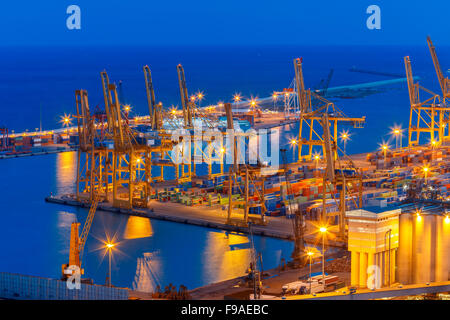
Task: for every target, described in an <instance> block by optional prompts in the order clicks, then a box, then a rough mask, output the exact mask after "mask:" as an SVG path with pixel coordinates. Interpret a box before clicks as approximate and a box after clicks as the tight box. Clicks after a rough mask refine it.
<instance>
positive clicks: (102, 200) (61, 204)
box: [0, 37, 450, 315]
mask: <svg viewBox="0 0 450 320" xmlns="http://www.w3.org/2000/svg"><path fill="white" fill-rule="evenodd" d="M423 40H425V39H423ZM423 42H424V43H423V48H422V49H424V50H428V51H427V55H429V57H428V58H429V59H430V58H431V60H430V61H432V63H433V67H434V70H431V73H432V74H433V76H436V79H434V80H435V81H437V83H439V88H438V89H440V91H439V92H438V93H435V92H433V91H432V90H430V89H429V88H425V87H424V86H422V84H423V83H424V81H422V74H423V73H424V71H423V69H424V68H423V65H420V66H421V67H420V68H418V69H419V70H420V75H421V77H419V76H417V75H415V73H414V72H413V70H415V66H416V61H417V60H416V59H415V57H414V56H412V54H411V57H410V56H404V57H403V59H401V60H399V61H400V62H403V64H402V65H401V67H402V68H404V70H405V75H404V76H403V75H399V74H398V73H394V72H390V71H389V72H388V71H385V70H378V69H377V70H375V69H374V70H369V69H370V68H369V69H368V68H366V67H365V66H361V67H356V66H352V67H351V68H350V67H349V68H347V69H348V70H350V72H352V73H354V74H358V75H359V76H361V74H362V75H363V76H367V75H370V77H372V78H368V79H370V80H367V81H366V82H364V83H362V82H357V83H356V84H353V83H349V81H346V80H343V81H341V82H339V81H338V82H339V85H337V86H334V87H333V86H330V81H331V79H332V78H333V77H334V78H336V77H339V72H336V73H335V71H334V69H331V70H330V71H329V73H328V77H326V78H324V79H322V80H321V81H320V83H319V84H318V85H314V83H313V80H311V78H310V77H311V75H312V74H313V73H316V72H317V73H319V72H323V70H322V69H320V68H318V70H313V69H314V68H313V67H312V65H313V64H312V63H311V64H309V63H310V62H309V60H308V59H307V58H306V57H305V58H303V57H297V56H291V57H290V58H289V59H287V63H286V65H288V66H289V68H288V70H282V72H283V75H285V74H288V75H289V77H291V78H290V79H287V80H288V81H286V83H288V84H289V85H288V86H286V87H285V88H283V87H281V88H280V87H274V88H271V90H270V91H271V92H272V94H271V95H270V96H263V97H258V96H254V95H247V94H246V95H245V96H244V95H243V94H241V93H239V90H236V91H235V93H234V94H233V95H232V96H230V95H229V94H228V97H225V96H226V93H223V95H222V99H221V100H217V102H215V103H206V101H205V100H206V99H205V96H206V92H208V91H207V90H208V89H209V88H205V91H201V90H198V91H197V92H195V89H194V86H193V85H191V83H193V82H195V81H196V79H197V81H198V78H199V76H198V74H196V73H195V72H192V71H193V70H192V69H194V68H192V67H191V66H192V65H195V64H193V63H192V61H189V62H188V63H183V64H181V63H178V64H173V65H172V69H171V70H169V69H168V68H167V67H166V66H164V67H161V68H159V66H158V65H157V64H151V63H152V61H151V59H149V60H150V61H148V63H149V65H146V64H142V65H141V62H142V59H141V60H137V61H139V62H136V65H135V69H136V70H138V71H139V76H140V79H139V81H140V83H139V85H140V86H136V83H135V82H133V81H130V82H131V85H132V86H133V87H136V88H139V89H136V88H134V89H133V90H136V91H131V92H133V93H138V94H139V96H140V97H141V99H143V100H145V103H146V104H145V114H144V115H138V113H137V112H134V110H133V109H134V108H136V109H137V107H135V105H133V103H132V102H131V101H139V100H138V98H136V97H134V95H135V94H132V95H129V94H128V92H127V94H126V95H125V94H124V92H123V87H122V80H120V79H121V77H123V74H126V73H127V72H129V70H126V72H124V70H121V71H119V70H120V69H119V68H118V67H117V65H114V64H111V63H105V64H104V65H106V66H107V68H104V69H99V70H97V71H96V73H92V74H91V73H90V74H88V75H85V74H84V73H85V72H86V73H89V72H90V71H91V70H92V69H89V68H86V69H83V68H80V69H79V70H77V72H79V73H77V75H76V76H74V79H76V81H77V83H79V84H78V87H74V88H72V87H71V88H70V92H71V94H73V99H72V98H71V100H73V101H72V104H71V105H70V109H71V110H70V112H69V113H64V114H63V115H62V116H61V117H60V119H59V125H60V128H53V129H48V130H43V129H42V124H41V126H40V128H36V130H35V131H29V130H26V131H24V132H15V131H14V130H12V129H11V128H10V126H5V125H3V124H2V126H1V127H0V162H2V163H3V164H4V167H3V168H4V171H5V177H4V179H2V180H4V181H3V182H2V183H9V182H11V187H10V186H9V185H8V184H4V189H5V191H7V190H6V189H11V191H10V192H11V193H10V195H11V199H6V200H5V202H8V201H10V202H11V204H10V205H11V207H12V206H13V205H14V206H15V205H17V206H18V207H20V205H21V203H20V202H22V201H23V199H24V198H19V199H18V198H17V197H15V196H17V194H18V193H19V192H18V191H16V190H15V189H18V190H20V192H21V193H23V194H27V193H28V194H32V193H36V194H37V193H39V201H37V200H36V199H35V198H33V197H31V196H29V195H28V196H29V198H28V203H29V204H33V205H36V203H37V202H42V203H40V205H45V207H44V208H45V210H48V211H49V215H48V216H47V217H44V218H43V221H47V222H46V224H47V225H49V226H48V228H43V227H42V225H40V227H39V230H38V231H36V230H34V225H36V226H37V225H39V223H38V219H41V217H40V215H41V214H42V212H40V213H36V214H35V213H34V211H33V210H34V207H33V206H30V207H20V209H17V213H16V212H14V213H16V214H17V216H14V215H12V216H13V218H11V219H15V220H14V221H13V223H11V221H10V222H7V223H5V225H9V223H11V225H12V227H11V230H13V231H11V232H16V233H17V234H20V237H21V240H22V242H21V243H20V244H19V245H18V246H19V247H20V248H25V250H26V251H27V252H31V253H32V254H34V256H32V257H27V258H26V259H30V260H36V259H35V257H36V256H35V255H36V254H39V255H40V256H41V257H42V261H44V262H42V261H40V262H38V263H36V265H37V268H36V271H35V270H34V269H32V268H31V267H30V268H28V265H27V264H26V263H25V264H24V263H23V260H22V259H25V258H23V257H21V258H20V259H16V260H17V261H19V262H15V263H16V264H15V267H16V268H17V267H18V266H19V268H20V271H23V272H17V273H16V272H15V271H14V270H11V268H12V267H11V268H9V266H8V267H7V268H6V270H0V300H189V301H199V300H227V301H233V300H234V301H244V300H246V301H247V302H248V301H250V302H252V303H255V305H256V304H257V303H261V301H262V302H264V301H268V300H280V301H298V302H299V301H303V300H308V301H310V300H311V301H312V300H314V301H315V300H448V299H449V292H450V105H449V101H450V79H449V77H448V72H446V71H445V68H441V64H440V60H439V59H438V52H440V47H435V45H434V44H433V42H432V40H431V38H430V37H427V38H426V44H425V41H423ZM92 52H94V53H95V50H93V51H92ZM258 54H259V53H258ZM440 57H441V56H440ZM196 58H198V57H196ZM177 59H179V57H178V56H177ZM283 59H284V58H283ZM447 61H448V60H447ZM400 64H401V63H400ZM317 65H318V64H317V63H315V64H314V66H316V68H317ZM185 67H186V69H185ZM190 68H191V69H190ZM205 68H208V67H205ZM240 68H241V70H240V71H242V70H243V69H245V68H246V66H245V64H244V65H242V66H240ZM340 68H341V69H342V66H340ZM306 70H307V72H306ZM386 70H388V69H386ZM169 72H171V73H173V76H174V79H176V80H178V81H175V80H174V81H172V83H171V88H170V90H173V88H175V90H174V91H175V92H176V99H177V101H178V102H179V106H178V105H173V104H171V103H170V102H166V101H165V100H167V97H166V96H164V95H163V94H161V92H160V91H159V90H158V89H157V88H159V87H158V85H159V81H160V79H162V78H163V77H164V76H165V75H164V74H165V73H169ZM252 72H254V70H250V71H248V73H249V74H251V73H252ZM280 72H281V71H280ZM418 74H419V73H418ZM175 76H177V78H175ZM377 76H378V77H388V78H391V79H389V80H382V81H372V80H374V79H375V78H373V77H377ZM50 78H51V77H50ZM92 78H95V79H96V85H97V89H95V86H93V85H92V83H90V82H89V81H91V80H90V79H92ZM218 78H220V76H219V77H218V76H217V75H215V76H214V80H217V79H218ZM334 78H333V79H334ZM87 79H88V80H89V81H88V80H87ZM71 80H73V79H71ZM209 80H211V79H209ZM235 80H240V79H235ZM289 80H291V81H289ZM427 80H428V79H427ZM244 81H246V80H244ZM70 83H72V82H70ZM207 83H208V84H210V85H211V87H212V90H217V91H220V90H221V89H222V88H221V86H223V83H219V84H214V83H213V81H208V82H207ZM426 83H428V82H426ZM256 84H257V85H259V83H258V82H256ZM265 85H266V84H265ZM391 85H403V87H395V89H392V88H391V87H389V86H391ZM255 86H256V85H255ZM387 87H389V89H387ZM84 88H88V89H89V94H88V90H87V89H84ZM99 88H100V89H99ZM166 89H167V88H166ZM239 89H241V90H242V91H244V90H247V88H239ZM170 90H167V92H171V91H170ZM388 90H391V91H395V90H397V91H398V92H400V91H401V93H404V96H405V97H406V96H408V97H409V101H408V100H405V101H403V104H404V106H406V107H404V106H402V108H403V109H401V108H400V109H401V110H404V113H405V118H406V117H407V118H408V119H409V123H408V126H407V127H405V128H402V126H401V125H396V124H395V125H394V126H393V127H392V128H391V129H390V130H391V131H390V132H387V133H386V132H385V133H384V136H383V138H386V139H383V140H382V141H381V142H380V143H379V146H378V148H376V150H372V151H371V152H364V153H361V152H358V153H355V152H351V151H347V150H348V146H347V144H349V143H350V142H351V141H357V140H358V139H360V137H359V136H358V133H359V132H365V133H364V134H365V135H364V136H363V137H366V138H367V137H368V136H372V135H375V134H379V131H377V130H378V129H377V128H374V127H373V126H371V123H370V122H371V116H372V117H373V115H374V110H371V109H370V108H366V107H365V106H364V103H361V105H358V103H360V102H359V101H357V102H356V103H355V102H353V100H355V99H362V98H364V97H366V96H370V95H377V94H378V93H381V92H383V91H388ZM161 91H162V90H161ZM261 91H262V92H268V90H267V88H264V89H261ZM397 91H395V92H394V94H396V93H397ZM65 92H66V91H65ZM193 92H195V93H193ZM221 94H222V93H221ZM406 94H407V95H406ZM136 95H137V94H136ZM169 96H170V97H171V98H172V97H173V94H169ZM99 97H100V98H99ZM160 97H162V98H161V100H163V101H162V102H161V101H160V100H159V99H160ZM134 99H136V100H134ZM214 99H215V97H214ZM98 100H100V103H98ZM349 100H351V101H352V102H350V103H348V104H347V103H346V102H347V101H349ZM381 100H382V98H380V101H381ZM352 103H353V108H352V109H351V108H348V105H352ZM377 103H378V102H377ZM389 103H390V104H389ZM389 103H387V106H389V107H392V106H393V103H392V102H389ZM137 104H138V103H137ZM355 105H357V106H358V107H357V108H355ZM139 106H142V104H140V105H139ZM65 108H66V109H65V110H67V109H68V107H67V106H65ZM386 108H388V107H386ZM380 110H381V107H380ZM61 113H62V112H61ZM366 113H367V114H366ZM389 121H390V120H389ZM41 122H42V120H41ZM11 127H12V126H11ZM380 130H381V129H380ZM367 131H368V132H367ZM361 140H364V139H362V138H361ZM403 140H405V141H403ZM359 143H360V144H362V145H363V144H365V143H366V141H359ZM367 145H370V144H369V142H367ZM31 156H33V157H34V158H39V160H36V161H35V162H31V161H28V162H27V161H26V160H29V159H18V158H25V157H28V158H29V157H31ZM38 156H41V157H38ZM53 157H54V158H53ZM16 158H17V159H16ZM52 161H53V162H52ZM2 163H0V165H1V164H2ZM27 165H28V167H29V168H25V167H26V166H27ZM50 166H51V169H48V167H50ZM46 170H48V171H46ZM51 170H54V171H51ZM41 171H42V172H41ZM16 172H17V177H16V176H15V174H16ZM49 172H51V174H48V173H49ZM53 172H54V173H55V174H53ZM38 173H40V174H41V176H39V175H38ZM44 173H45V174H46V175H47V176H49V175H54V176H55V177H53V176H52V177H51V178H52V179H53V180H51V181H52V182H51V183H49V182H48V181H50V180H43V181H42V182H41V181H40V179H41V178H42V175H44ZM15 181H21V184H20V186H19V187H14V186H13V182H15ZM24 181H25V182H24ZM13 193H14V194H13ZM5 194H6V195H5V198H7V197H8V195H7V193H5ZM44 194H45V196H44ZM12 195H14V196H12ZM41 196H42V197H41ZM24 202H25V201H24ZM11 207H9V208H7V209H5V210H4V211H11V210H9V209H10V208H11ZM36 207H37V205H36ZM13 208H14V207H13ZM48 208H53V209H48ZM51 210H54V211H57V214H56V215H55V216H53V215H52V214H51V213H50V211H51ZM24 211H31V212H32V214H31V215H28V216H27V215H24V214H23V212H24ZM28 214H29V213H28ZM55 217H56V218H55ZM45 219H48V220H45ZM36 229H37V227H36ZM54 229H56V230H57V233H58V237H54V236H53V234H52V232H54ZM99 229H103V230H101V231H102V232H103V233H104V235H105V237H103V236H101V237H99V236H98V234H99V232H98V231H99ZM49 230H50V231H49ZM51 230H53V231H51ZM92 230H95V231H96V232H94V233H93V232H92ZM119 230H120V231H119ZM7 231H8V230H7ZM36 232H38V233H41V234H42V236H43V239H47V240H42V239H40V235H39V234H36ZM158 232H159V233H158ZM27 233H28V234H29V237H28V238H27V237H26V235H24V234H27ZM46 233H49V234H51V236H48V238H46V237H45V234H46ZM157 233H158V236H154V235H155V234H157ZM5 234H6V236H5V237H9V233H6V231H5ZM22 237H23V238H22ZM37 238H39V239H40V241H46V242H48V243H51V244H52V246H50V247H48V248H46V249H45V250H42V248H40V247H39V246H38V245H37V244H34V243H33V241H32V240H33V239H35V240H36V239H37ZM93 238H94V240H96V241H97V244H99V246H97V247H94V246H93V245H92V242H91V243H89V242H90V241H92V239H93ZM30 239H31V241H30ZM136 239H140V240H142V239H145V240H144V241H147V243H145V246H144V245H143V244H144V242H143V241H142V242H139V241H135V240H136ZM36 241H37V242H39V241H38V240H36ZM133 241H135V242H133ZM62 242H64V244H63V245H61V243H62ZM39 243H40V242H39ZM193 243H194V244H195V245H191V244H193ZM188 247H189V248H188ZM8 250H10V248H8ZM22 250H24V249H22ZM46 250H53V251H54V253H55V252H57V254H58V255H61V256H62V255H63V256H64V261H59V260H58V264H57V265H56V264H55V263H54V260H52V259H47V255H49V252H47V251H46ZM13 251H14V250H13V249H11V250H10V251H7V252H8V253H7V254H11V255H12V254H14V255H15V256H16V257H17V256H22V254H21V252H24V251H20V250H17V252H18V253H15V252H13ZM287 251H288V252H287ZM99 252H100V254H99ZM167 252H170V257H169V258H167ZM120 255H121V259H116V258H117V257H118V256H120ZM165 255H166V256H165ZM0 257H1V256H0ZM33 257H34V258H33ZM124 257H125V258H124ZM135 258H136V259H135ZM46 259H47V260H48V261H51V262H48V263H47V260H46ZM164 259H166V260H164ZM0 260H1V259H0ZM94 260H95V261H94ZM194 261H195V263H194ZM199 261H200V262H199ZM122 263H123V265H121V264H122ZM50 264H51V266H50V267H49V265H50ZM22 265H26V267H24V266H22ZM125 265H126V266H125ZM130 266H131V267H130ZM8 268H9V269H8ZM39 268H41V269H39ZM44 269H45V270H51V271H48V274H52V275H53V277H49V276H48V274H46V275H40V274H38V273H39V272H41V271H42V270H44ZM24 270H25V271H24ZM55 270H57V276H54V274H55V273H54V272H55ZM130 270H131V271H130ZM12 271H14V272H12ZM26 272H28V274H25V273H26ZM51 272H53V273H51ZM131 278H132V279H131ZM103 279H105V281H104V282H103ZM180 279H182V280H180ZM184 281H186V283H187V284H188V285H185V284H186V283H185V282H184ZM286 303H288V302H286ZM190 308H191V304H189V312H190V314H194V315H196V313H193V312H194V311H192V310H197V309H190ZM189 312H188V313H189ZM195 312H197V311H195ZM182 314H183V313H182Z"/></svg>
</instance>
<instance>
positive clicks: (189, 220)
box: [45, 195, 344, 247]
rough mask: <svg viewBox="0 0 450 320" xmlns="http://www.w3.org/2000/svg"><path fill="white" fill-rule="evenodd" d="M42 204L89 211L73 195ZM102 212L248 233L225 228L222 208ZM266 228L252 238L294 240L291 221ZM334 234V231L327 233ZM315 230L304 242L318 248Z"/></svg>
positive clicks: (153, 206) (159, 205) (161, 206)
mask: <svg viewBox="0 0 450 320" xmlns="http://www.w3.org/2000/svg"><path fill="white" fill-rule="evenodd" d="M45 201H47V202H51V203H58V204H64V205H69V206H76V207H85V208H89V206H90V205H89V204H88V203H81V202H78V201H76V199H75V197H74V195H57V196H54V195H52V196H49V197H47V198H45ZM97 210H102V211H109V212H115V213H120V214H126V215H134V216H140V217H147V218H151V219H158V220H166V221H172V222H178V223H184V224H192V225H196V226H201V227H206V228H213V229H221V230H227V231H233V232H240V233H244V234H248V233H249V228H246V227H242V226H234V225H228V224H227V223H226V220H227V211H226V210H222V209H221V206H214V207H207V206H194V207H191V206H186V205H183V204H179V203H172V202H159V201H156V200H151V202H150V205H149V208H148V209H137V208H135V209H119V208H114V207H113V206H112V205H111V203H106V202H103V203H99V204H98V209H97ZM266 219H267V222H268V223H267V225H265V226H262V225H252V227H251V232H252V233H253V234H254V235H260V236H266V237H272V238H278V239H284V240H293V239H294V235H293V223H292V219H287V218H285V217H266ZM330 231H331V232H333V229H332V228H331V229H330ZM316 235H317V227H316V226H313V225H312V223H310V222H307V231H306V235H305V241H306V242H307V243H309V244H317V243H318V242H320V241H321V238H317V237H316ZM327 246H332V247H344V243H342V242H339V241H335V240H333V239H328V240H327Z"/></svg>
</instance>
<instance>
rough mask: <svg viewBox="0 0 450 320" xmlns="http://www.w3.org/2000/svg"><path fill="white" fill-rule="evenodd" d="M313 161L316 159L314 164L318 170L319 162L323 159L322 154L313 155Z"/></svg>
mask: <svg viewBox="0 0 450 320" xmlns="http://www.w3.org/2000/svg"><path fill="white" fill-rule="evenodd" d="M313 159H314V162H315V164H316V169H317V167H318V166H319V161H320V159H321V157H320V154H319V153H316V154H313Z"/></svg>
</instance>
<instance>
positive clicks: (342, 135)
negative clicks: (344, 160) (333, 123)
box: [340, 131, 350, 153]
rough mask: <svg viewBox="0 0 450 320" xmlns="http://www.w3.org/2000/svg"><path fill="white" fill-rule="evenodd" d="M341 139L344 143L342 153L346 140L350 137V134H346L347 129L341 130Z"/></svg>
mask: <svg viewBox="0 0 450 320" xmlns="http://www.w3.org/2000/svg"><path fill="white" fill-rule="evenodd" d="M340 138H341V141H342V142H343V143H344V153H346V152H345V150H346V147H347V140H349V139H350V135H349V134H348V131H342V132H341V135H340Z"/></svg>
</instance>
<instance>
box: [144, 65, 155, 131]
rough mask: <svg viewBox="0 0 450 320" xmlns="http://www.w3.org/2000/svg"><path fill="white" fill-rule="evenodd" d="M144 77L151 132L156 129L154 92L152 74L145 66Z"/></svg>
mask: <svg viewBox="0 0 450 320" xmlns="http://www.w3.org/2000/svg"><path fill="white" fill-rule="evenodd" d="M143 69H144V77H145V89H146V91H147V101H148V112H149V115H150V121H151V126H152V129H153V130H157V129H159V128H158V124H159V121H158V116H157V113H158V112H157V111H158V110H157V109H158V108H157V105H156V98H155V90H154V89H153V81H152V73H151V72H150V68H149V67H148V66H147V65H146V66H144V68H143Z"/></svg>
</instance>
